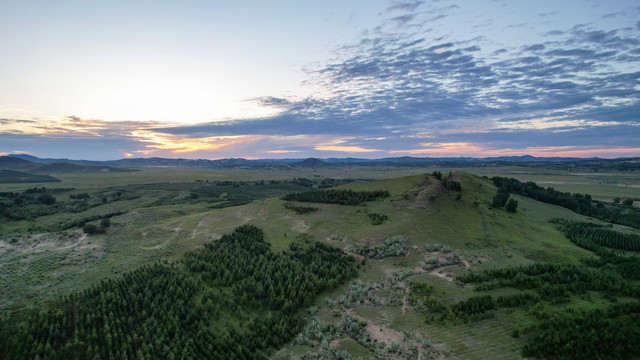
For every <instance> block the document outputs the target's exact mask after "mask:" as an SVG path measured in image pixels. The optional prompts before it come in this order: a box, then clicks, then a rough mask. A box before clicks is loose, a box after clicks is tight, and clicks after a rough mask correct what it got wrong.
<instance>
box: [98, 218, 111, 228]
mask: <svg viewBox="0 0 640 360" xmlns="http://www.w3.org/2000/svg"><path fill="white" fill-rule="evenodd" d="M100 225H101V226H102V227H105V228H108V227H109V226H111V220H109V218H104V219H102V221H100Z"/></svg>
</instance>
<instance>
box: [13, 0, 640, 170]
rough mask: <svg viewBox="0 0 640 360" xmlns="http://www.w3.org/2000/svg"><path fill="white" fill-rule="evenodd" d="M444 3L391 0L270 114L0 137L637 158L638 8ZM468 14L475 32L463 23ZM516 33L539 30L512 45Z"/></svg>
mask: <svg viewBox="0 0 640 360" xmlns="http://www.w3.org/2000/svg"><path fill="white" fill-rule="evenodd" d="M440 4H441V3H440V2H438V1H433V2H421V1H419V2H398V3H392V4H390V5H389V7H388V8H387V9H386V10H385V11H383V12H381V14H380V19H381V23H380V26H377V27H375V28H373V29H370V30H368V31H365V32H363V34H362V37H361V38H359V39H356V40H355V41H352V42H350V43H346V44H342V45H339V46H337V47H336V48H335V49H334V51H333V54H334V56H333V58H332V60H330V61H327V62H325V63H323V64H320V65H316V66H314V67H312V68H308V69H306V72H307V74H308V80H307V81H306V82H305V85H306V86H308V87H309V88H311V89H315V95H312V96H309V97H307V98H303V99H301V98H296V97H287V96H273V95H269V96H264V97H260V98H254V99H251V100H250V101H252V102H254V103H257V104H259V105H260V106H264V107H269V108H276V109H280V113H279V114H277V115H275V116H269V117H265V118H258V119H237V120H229V121H220V122H212V123H205V124H198V125H189V126H175V125H167V124H159V123H151V122H147V123H131V122H121V123H106V122H100V121H86V120H82V119H77V118H73V117H68V118H66V119H65V120H63V122H62V123H50V124H48V125H47V126H43V125H42V124H30V123H23V124H19V125H20V126H18V123H17V122H13V123H8V122H11V121H14V120H3V121H4V123H3V122H0V129H3V131H2V132H3V133H2V135H1V136H2V137H4V138H7V137H11V136H14V137H15V136H21V135H22V136H26V134H27V133H29V132H31V133H36V134H37V135H38V136H47V137H51V136H60V135H65V134H71V133H73V134H74V135H73V137H79V138H84V137H94V138H98V139H105V138H108V137H112V138H118V139H120V140H121V141H125V142H130V143H132V144H136V145H135V146H133V147H132V148H131V149H127V150H126V152H128V153H134V154H135V153H136V152H137V153H138V154H140V155H163V156H168V155H171V154H173V155H186V157H210V158H218V157H230V156H236V157H238V156H250V157H290V156H295V157H302V156H325V157H329V156H353V155H355V156H361V157H383V156H390V155H391V156H393V155H420V156H430V155H433V156H484V155H486V156H493V155H520V154H525V153H528V154H533V155H540V156H555V155H560V156H562V155H566V156H604V157H616V156H640V143H639V142H638V139H640V26H639V25H638V23H634V22H633V20H632V19H633V16H635V17H636V18H637V16H638V15H639V14H640V9H639V8H637V7H636V8H633V9H626V8H625V9H622V10H620V11H613V12H607V13H606V14H601V15H600V18H601V19H604V20H607V21H609V20H613V21H614V22H616V23H619V24H621V25H620V26H618V27H614V28H612V27H611V26H605V25H606V23H602V24H600V23H587V24H570V23H565V22H553V21H552V19H553V18H554V17H557V16H559V15H558V11H547V12H540V13H538V14H537V15H532V16H530V17H529V19H527V20H528V21H525V22H518V23H510V22H504V21H502V22H501V21H500V18H499V17H497V16H496V17H495V18H494V17H491V16H489V15H486V14H484V15H483V16H477V17H476V18H474V17H470V15H469V14H474V13H473V9H468V8H469V7H471V4H472V3H471V2H467V3H465V4H460V5H447V6H441V5H440ZM505 6H515V5H512V4H510V3H505ZM550 19H551V20H550ZM514 20H515V19H514ZM604 20H603V21H604ZM463 21H464V24H465V25H464V26H465V27H467V28H470V29H477V34H476V33H475V32H465V31H455V26H453V27H452V24H456V23H457V22H460V23H461V24H462V22H463ZM549 21H551V23H549ZM554 26H555V27H554ZM452 29H454V30H452ZM509 32H511V33H514V32H522V34H523V35H525V34H533V35H531V36H528V37H527V36H523V38H521V39H518V40H517V41H510V42H508V43H505V42H504V38H505V35H504V34H507V33H509ZM8 124H9V125H8ZM12 126H13V127H14V128H15V130H13V131H10V130H7V129H8V128H11V127H12ZM20 129H23V130H20ZM24 129H31V130H24ZM114 129H117V131H116V130H114ZM7 149H8V148H7V147H6V146H5V147H3V149H2V151H7ZM16 150H19V149H16ZM123 151H124V150H123Z"/></svg>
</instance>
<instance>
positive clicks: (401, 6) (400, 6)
mask: <svg viewBox="0 0 640 360" xmlns="http://www.w3.org/2000/svg"><path fill="white" fill-rule="evenodd" d="M422 4H424V1H414V2H401V3H395V4H393V5H391V6H390V7H388V8H387V12H393V11H414V10H415V9H417V8H418V7H419V6H420V5H422Z"/></svg>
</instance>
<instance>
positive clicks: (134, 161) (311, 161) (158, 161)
mask: <svg viewBox="0 0 640 360" xmlns="http://www.w3.org/2000/svg"><path fill="white" fill-rule="evenodd" d="M4 157H8V158H18V159H22V160H26V161H30V162H33V163H38V164H54V163H69V164H76V165H94V166H118V167H138V166H195V167H201V166H204V167H229V166H251V165H258V166H264V165H267V166H268V165H290V166H291V165H295V166H322V165H326V164H373V163H375V164H402V165H410V164H420V165H423V164H437V163H442V162H445V163H453V162H455V163H478V162H480V163H491V162H508V163H523V162H525V163H526V162H582V161H608V160H612V159H600V158H595V157H594V158H576V157H535V156H531V155H523V156H499V157H487V158H471V157H442V158H420V157H410V156H404V157H390V158H381V159H360V158H351V157H348V158H327V159H316V158H308V159H257V160H247V159H243V158H229V159H220V160H207V159H168V158H159V157H151V158H127V159H120V160H106V161H94V160H72V159H64V158H63V159H51V158H39V157H35V156H32V155H27V154H11V155H8V156H4ZM623 159H624V160H629V159H640V158H621V159H613V160H623Z"/></svg>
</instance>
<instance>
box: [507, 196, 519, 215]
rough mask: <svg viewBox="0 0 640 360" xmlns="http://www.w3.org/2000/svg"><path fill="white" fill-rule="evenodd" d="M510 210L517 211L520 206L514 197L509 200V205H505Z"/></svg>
mask: <svg viewBox="0 0 640 360" xmlns="http://www.w3.org/2000/svg"><path fill="white" fill-rule="evenodd" d="M504 208H505V209H506V210H507V211H508V212H512V213H514V212H516V209H517V208H518V200H514V199H513V198H510V199H509V201H507V205H505V207H504Z"/></svg>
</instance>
